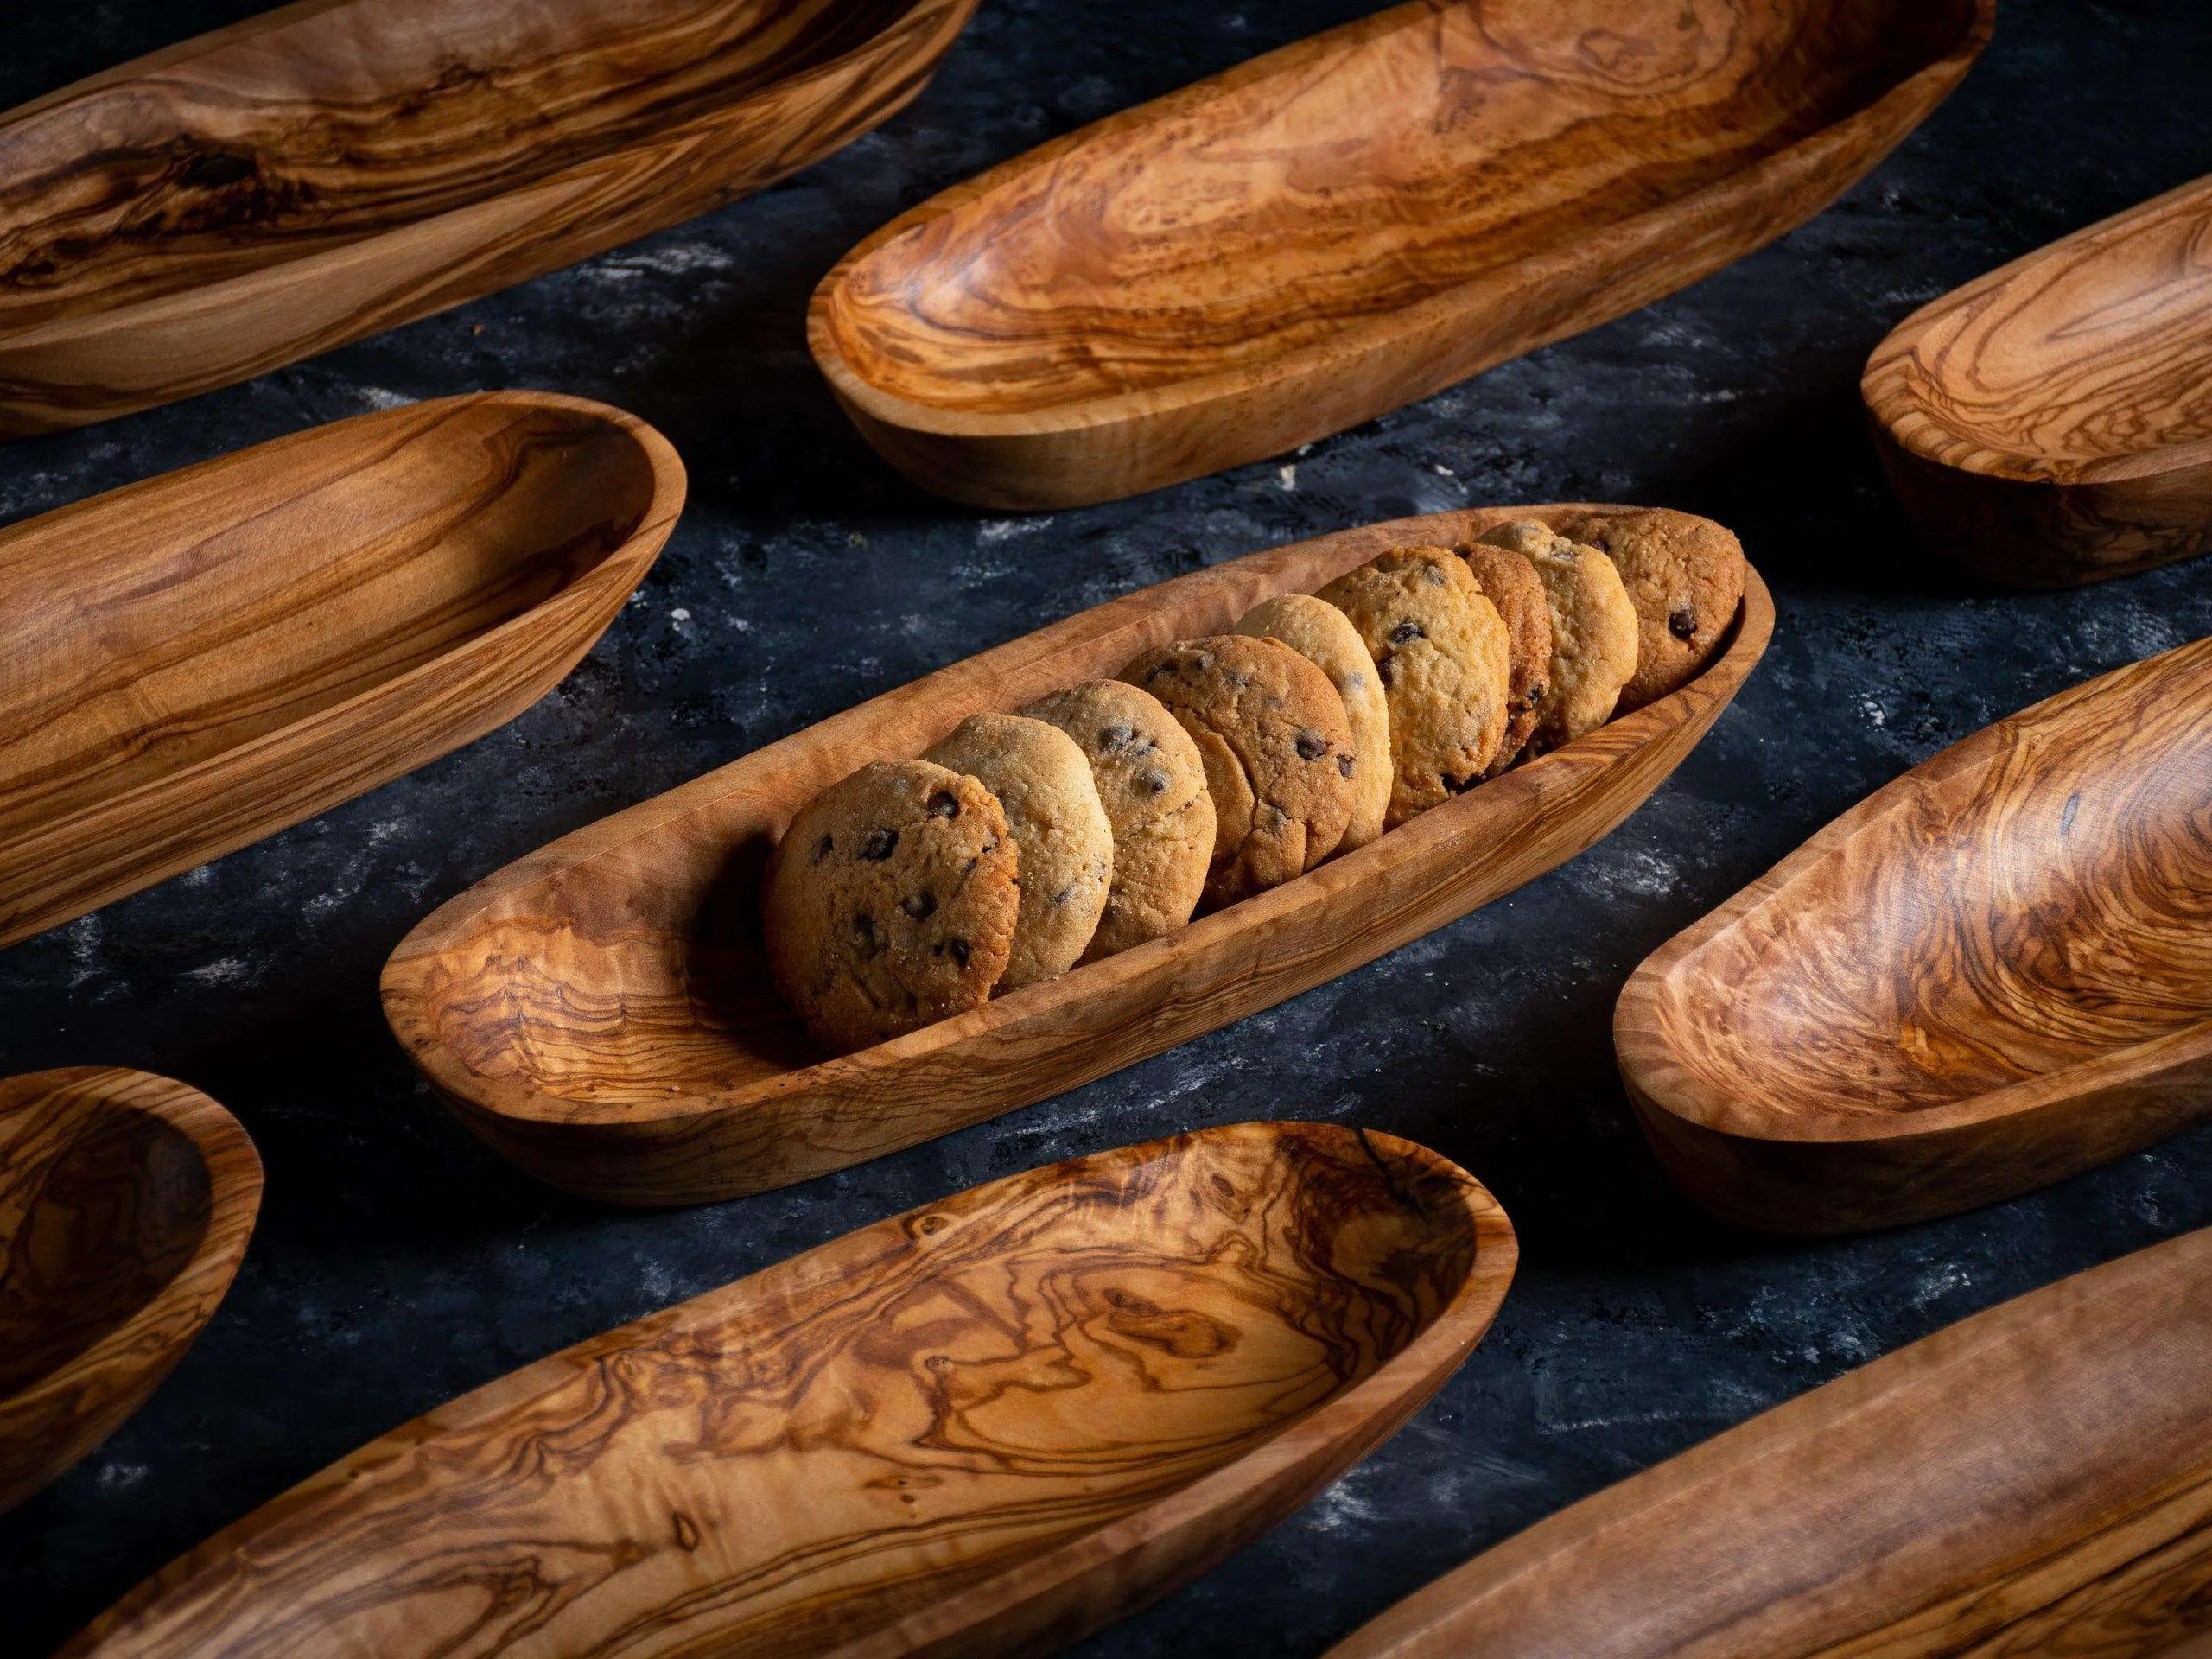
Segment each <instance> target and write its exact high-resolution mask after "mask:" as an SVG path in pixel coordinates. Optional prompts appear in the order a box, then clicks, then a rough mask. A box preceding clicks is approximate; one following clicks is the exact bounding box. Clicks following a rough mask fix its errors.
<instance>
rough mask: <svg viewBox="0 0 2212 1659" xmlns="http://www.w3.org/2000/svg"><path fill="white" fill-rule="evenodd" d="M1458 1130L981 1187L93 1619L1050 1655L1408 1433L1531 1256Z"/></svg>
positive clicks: (477, 1426) (491, 1394)
mask: <svg viewBox="0 0 2212 1659" xmlns="http://www.w3.org/2000/svg"><path fill="white" fill-rule="evenodd" d="M1514 1260H1515V1245H1514V1239H1513V1230H1512V1227H1511V1225H1510V1224H1509V1223H1508V1222H1507V1220H1506V1217H1505V1212H1504V1211H1502V1210H1501V1209H1499V1208H1498V1206H1497V1202H1496V1200H1494V1199H1493V1198H1491V1195H1490V1194H1489V1193H1488V1192H1485V1191H1484V1189H1483V1188H1482V1187H1481V1186H1480V1185H1478V1184H1477V1183H1476V1182H1475V1181H1474V1180H1473V1179H1471V1178H1470V1177H1469V1176H1467V1175H1466V1174H1465V1173H1463V1172H1461V1171H1460V1170H1459V1169H1458V1168H1457V1167H1455V1166H1452V1164H1449V1163H1447V1162H1446V1161H1445V1160H1443V1159H1441V1158H1440V1157H1438V1156H1437V1155H1436V1154H1433V1153H1432V1152H1428V1151H1426V1150H1424V1149H1423V1148H1421V1147H1417V1146H1414V1145H1412V1144H1410V1143H1409V1142H1407V1141H1397V1140H1394V1139H1392V1138H1391V1137H1389V1136H1388V1135H1370V1134H1367V1133H1365V1132H1363V1131H1358V1130H1352V1129H1345V1128H1338V1127H1336V1126H1334V1125H1330V1124H1300V1123H1247V1124H1241V1125H1238V1126H1236V1127H1234V1128H1220V1129H1210V1130H1207V1131H1205V1132H1204V1133H1201V1134H1198V1135H1180V1136H1178V1137H1176V1138H1175V1139H1173V1140H1169V1141H1154V1142H1152V1143H1151V1144H1149V1145H1147V1146H1140V1147H1124V1148H1122V1149H1120V1150H1118V1151H1113V1152H1104V1153H1098V1154H1094V1155H1092V1156H1090V1157H1087V1158H1078V1159H1074V1160H1070V1161H1069V1162H1066V1163H1063V1164H1055V1165H1052V1166H1047V1167H1046V1168H1043V1169H1039V1170H1033V1171H1031V1172H1029V1173H1027V1174H1021V1175H1015V1176H1011V1177H1009V1178H1007V1179H1004V1180H1000V1181H994V1182H992V1183H990V1184H989V1185H985V1186H980V1187H976V1188H973V1189H971V1190H970V1191H969V1192H963V1193H961V1194H959V1195H957V1196H956V1197H954V1198H948V1199H946V1200H945V1201H944V1203H942V1204H937V1205H930V1206H928V1207H926V1208H924V1209H920V1210H915V1211H909V1212H908V1213H907V1214H906V1215H903V1216H898V1217H893V1218H892V1219H890V1220H888V1221H882V1222H878V1223H877V1224H875V1225H874V1226H872V1227H867V1228H863V1229H861V1230H860V1231H858V1232H855V1233H850V1234H848V1235H847V1236H844V1237H843V1238H841V1239H838V1240H836V1241H835V1242H834V1243H829V1244H824V1245H823V1246H821V1247H820V1248H818V1249H812V1250H809V1251H808V1252H807V1253H806V1254H804V1255H800V1256H797V1257H795V1258H793V1259H792V1260H791V1261H788V1262H783V1263H782V1264H780V1265H779V1266H777V1267H773V1268H769V1269H767V1271H766V1272H764V1273H759V1274H754V1275H753V1276H752V1277H751V1278H749V1279H743V1280H740V1281H738V1282H737V1283H735V1284H734V1285H729V1286H727V1287H724V1288H722V1289H721V1290H717V1291H713V1292H710V1293H709V1294H707V1295H704V1296H701V1297H698V1298H696V1300H691V1301H689V1302H685V1303H683V1305H681V1306H677V1307H672V1308H670V1309H668V1310H667V1311H666V1312H664V1313H658V1314H655V1315H653V1316H652V1318H650V1319H641V1320H639V1322H638V1323H636V1324H635V1325H626V1326H625V1327H623V1328H622V1329H621V1330H619V1331H615V1332H610V1333H609V1334H607V1335H606V1336H603V1337H600V1338H596V1339H594V1340H593V1341H590V1342H587V1343H584V1344H581V1345H580V1346H577V1347H575V1348H571V1349H569V1351H566V1352H565V1353H560V1354H556V1355H554V1356H553V1357H550V1358H549V1359H543V1360H540V1361H539V1362H538V1363H537V1364H535V1365H531V1366H529V1367H527V1368H526V1369H524V1370H520V1371H518V1372H516V1373H514V1375H512V1376H508V1377H506V1378H505V1379H503V1380H501V1381H499V1382H497V1383H492V1384H491V1385H490V1386H489V1387H486V1388H483V1389H478V1390H477V1391H476V1392H475V1393H474V1394H471V1395H467V1396H465V1397H464V1398H462V1399H460V1400H457V1401H454V1402H453V1403H452V1404H450V1405H448V1406H444V1407H441V1408H439V1409H438V1410H436V1411H434V1412H432V1413H431V1414H429V1415H428V1416H427V1417H423V1418H422V1419H420V1420H418V1421H415V1422H413V1423H410V1424H409V1425H407V1426H406V1427H404V1428H401V1429H398V1430H396V1431H395V1432H393V1433H390V1434H387V1435H385V1437H384V1438H383V1439H382V1440H377V1441H374V1442H372V1444H370V1445H368V1446H364V1447H363V1448H362V1449H361V1450H359V1452H355V1453H353V1456H351V1457H349V1458H346V1459H344V1460H343V1461H341V1462H340V1463H337V1464H334V1465H332V1466H331V1467H330V1468H329V1469H327V1470H325V1471H323V1472H322V1473H321V1474H320V1475H317V1476H315V1477H314V1478H312V1479H309V1480H308V1481H307V1482H305V1483H304V1484H302V1485H300V1486H298V1487H296V1488H295V1489H294V1490H293V1491H290V1492H289V1493H287V1494H286V1495H285V1496H283V1497H280V1498H278V1499H277V1500H276V1501H275V1502H274V1503H270V1504H269V1505H268V1506H267V1507H265V1508H264V1509H262V1510H259V1511H257V1513H255V1514H253V1515H251V1516H247V1517H246V1518H245V1520H244V1521H241V1522H238V1524H237V1525H236V1526H233V1527H232V1528H231V1529H228V1530H227V1531H226V1532H223V1533H221V1534H219V1535H217V1536H216V1537H214V1538H213V1539H212V1540H210V1541H208V1542H207V1543H206V1544H203V1545H202V1546H200V1548H198V1549H196V1550H194V1551H193V1552H192V1553H191V1554H188V1555H187V1556H185V1557H184V1558H183V1559H182V1560H179V1561H177V1562H176V1563H175V1564H174V1565H173V1566H171V1567H168V1568H167V1569H166V1570H164V1571H163V1572H162V1573H160V1574H158V1575H157V1576H156V1577H155V1578H153V1579H151V1580H148V1581H147V1583H145V1584H144V1585H143V1586H140V1588H139V1589H138V1590H137V1592H134V1593H133V1594H132V1595H130V1597H128V1598H126V1599H124V1602H123V1603H122V1604H121V1605H118V1607H117V1608H116V1609H114V1610H113V1611H111V1612H110V1613H108V1614H107V1615H106V1616H105V1617H104V1618H101V1619H99V1621H98V1622H97V1623H96V1624H93V1625H92V1628H91V1629H90V1630H87V1631H86V1633H85V1634H84V1635H82V1636H80V1637H79V1638H78V1639H77V1640H76V1641H75V1642H74V1643H71V1644H70V1645H69V1646H68V1647H67V1649H64V1652H65V1654H67V1655H68V1656H72V1659H91V1656H99V1659H125V1656H131V1655H145V1656H153V1655H173V1654H185V1653H191V1654H203V1655H210V1656H213V1655H218V1654H219V1655H223V1656H226V1659H260V1656H267V1659H277V1656H284V1659H290V1656H293V1655H297V1654H308V1653H318V1654H319V1653H340V1652H343V1653H359V1654H375V1655H377V1656H378V1659H416V1656H420V1659H431V1656H448V1655H453V1654H457V1653H464V1652H465V1653H467V1654H471V1655H474V1656H480V1659H487V1656H492V1655H504V1654H514V1655H518V1656H519V1655H523V1654H532V1655H566V1654H587V1653H590V1654H612V1653H618V1652H619V1653H631V1652H635V1653H648V1652H650V1653H656V1654H677V1653H683V1654H709V1653H711V1654H714V1655H715V1656H718V1659H743V1656H753V1655H759V1656H767V1655H785V1654H829V1653H835V1654H836V1655H839V1656H842V1659H861V1656H868V1659H890V1656H893V1655H905V1654H923V1653H931V1654H943V1653H953V1652H958V1653H963V1654H974V1655H983V1654H1007V1653H1035V1652H1044V1651H1048V1650H1049V1649H1051V1648H1052V1647H1053V1646H1056V1645H1058V1644H1059V1643H1065V1642H1068V1641H1072V1640H1073V1639H1075V1638H1076V1637H1078V1636H1080V1635H1082V1634H1083V1633H1084V1631H1086V1630H1090V1629H1092V1628H1095V1627H1096V1626H1097V1625H1099V1624H1104V1623H1105V1622H1107V1621H1108V1620H1109V1619H1112V1618H1118V1617H1120V1616H1121V1615H1122V1614H1123V1613H1126V1612H1128V1611H1132V1610H1133V1609H1135V1608H1136V1607H1138V1606H1141V1605H1143V1604H1144V1603H1146V1602H1147V1601H1149V1600H1151V1599H1153V1598H1154V1597H1156V1596H1158V1595H1160V1594H1161V1593H1163V1592H1166V1590H1168V1589H1170V1588H1172V1587H1173V1586H1175V1585H1177V1584H1179V1583H1181V1582H1183V1581H1184V1580H1187V1579H1189V1578H1192V1577H1194V1576H1195V1575H1197V1574H1198V1573H1200V1572H1203V1571H1204V1570H1205V1568H1207V1567H1210V1566H1211V1565H1212V1564H1213V1563H1214V1562H1216V1561H1217V1560H1220V1559H1221V1558H1222V1557H1223V1556H1224V1555H1226V1554H1229V1553H1230V1551H1231V1550H1233V1549H1236V1548H1238V1547H1240V1546H1241V1545H1243V1543H1245V1542H1247V1541H1249V1540H1251V1539H1252V1538H1254V1537H1255V1536H1257V1535H1259V1534H1260V1533H1261V1532H1262V1531H1264V1530H1265V1529H1267V1528H1268V1527H1269V1526H1272V1525H1273V1524H1274V1522H1278V1521H1280V1520H1281V1519H1282V1518H1283V1516H1286V1515H1287V1514H1289V1513H1290V1512H1291V1511H1292V1510H1294V1509H1295V1508H1296V1507H1297V1506H1298V1505H1299V1504H1300V1503H1303V1502H1305V1501H1306V1498H1308V1497H1311V1496H1312V1495H1313V1493H1314V1492H1315V1491H1319V1489H1320V1487H1321V1486H1323V1485H1324V1484H1326V1483H1327V1482H1328V1481H1330V1480H1332V1479H1333V1478H1335V1477H1336V1476H1337V1475H1338V1473H1340V1472H1341V1471H1343V1470H1344V1469H1345V1468H1346V1467H1348V1466H1349V1465H1351V1464H1352V1463H1353V1462H1355V1461H1356V1460H1357V1459H1359V1458H1362V1457H1363V1456H1365V1455H1366V1454H1367V1452H1369V1451H1370V1450H1371V1449H1373V1447H1374V1446H1376V1445H1377V1444H1379V1443H1380V1442H1381V1441H1383V1440H1385V1439H1387V1438H1388V1437H1389V1435H1390V1434H1391V1433H1394V1432H1395V1430H1396V1429H1397V1427H1398V1426H1399V1425H1400V1424H1402V1422H1403V1421H1405V1420H1406V1418H1407V1417H1408V1416H1409V1415H1410V1414H1412V1413H1413V1411H1414V1408H1416V1407H1418V1406H1419V1405H1420V1404H1421V1402H1423V1401H1425V1400H1426V1399H1427V1398H1428V1396H1429V1395H1431V1394H1433V1392H1434V1391H1435V1390H1436V1389H1437V1387H1438V1386H1439V1385H1440V1383H1443V1381H1444V1380H1445V1378H1446V1377H1447V1376H1450V1375H1451V1374H1452V1372H1453V1371H1454V1370H1457V1369H1458V1368H1459V1364H1460V1363H1461V1362H1462V1361H1463V1360H1465V1358H1466V1357H1467V1355H1468V1353H1469V1352H1470V1351H1472V1349H1473V1348H1474V1346H1475V1344H1476V1343H1477V1342H1478V1341H1479V1340H1480V1339H1481V1338H1482V1335H1483V1332H1484V1331H1485V1330H1486V1329H1488V1327H1489V1325H1490V1322H1491V1318H1492V1316H1493V1315H1494V1314H1495V1313H1497V1306H1498V1304H1499V1302H1500V1301H1501V1300H1503V1297H1504V1295H1505V1289H1506V1286H1507V1284H1508V1283H1509V1282H1510V1280H1511V1279H1512V1276H1513V1267H1514Z"/></svg>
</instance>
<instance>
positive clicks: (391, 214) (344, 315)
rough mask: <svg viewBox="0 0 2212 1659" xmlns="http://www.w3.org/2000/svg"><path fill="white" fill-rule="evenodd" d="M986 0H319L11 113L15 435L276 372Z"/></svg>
mask: <svg viewBox="0 0 2212 1659" xmlns="http://www.w3.org/2000/svg"><path fill="white" fill-rule="evenodd" d="M974 5H975V0H461V3H451V0H306V3H302V4H296V5H292V6H287V7H284V8H282V9H280V10H277V11H273V12H270V13H269V14H268V15H266V16H261V17H257V18H253V19H251V20H249V21H248V22H243V23H240V24H238V25H236V26H235V27H233V28H231V29H222V30H219V31H217V32H216V33H214V34H212V35H201V36H200V37H199V38H198V39H196V40H192V41H186V42H184V43H183V44H182V45H180V46H175V47H172V48H168V50H166V51H163V52H159V53H156V54H153V55H152V56H150V57H146V58H141V59H139V60H136V61H135V62H132V63H128V64H125V65H124V66H123V67H120V68H118V69H114V70H111V71H109V72H107V73H105V74H102V75H98V76H95V77H93V78H92V79H89V80H86V81H81V82H79V83H78V84H77V85H75V86H69V87H65V88H63V89H62V90H61V91H60V92H54V93H53V94H51V95H50V96H48V97H46V98H43V99H39V100H38V101H37V102H35V103H33V104H29V105H24V106H23V107H22V108H21V109H18V110H16V111H13V112H12V113H10V114H9V115H7V116H5V117H0V436H15V435H22V434H24V433H29V432H41V431H48V430H52V429H55V428H57V427H67V426H77V425H82V424H83V423H86V422H88V421H95V420H101V419H105V418H106V417H108V416H113V415H118V414H122V413H124V412H126V411H128V410H134V409H143V408H144V407H146V406H147V405H149V404H156V403H163V402H167V401H168V400H170V399H172V398H176V397H187V396H189V395H190V394H192V393H194V392H198V391H207V390H208V389H210V388H211V387H214V386H219V385H228V384H229V383H231V382H232V381H235V380H241V379H244V378H247V377H249V376H251V375H255V374H258V373H261V372H264V370H267V369H271V368H274V367H276V366H277V365H280V364H283V363H288V362H290V361H292V360H294V359H297V358H301V357H305V356H308V355H310V354H311V353H315V352H320V351H323V350H327V348H329V347H331V346H337V345H340V344H342V343H344V342H345V341H346V340H356V339H359V337H360V336H361V335H363V334H372V333H374V332H376V331H377V330H378V329H382V328H388V327H394V326H395V325H397V324H398V323H401V322H405V321H410V320H411V319H413V318H416V317H420V316H423V315H427V314H429V313H430V312H432V311H435V310H439V309H442V308H444V307H447V306H449V305H454V304H458V303H459V302H461V301H463V300H467V299H472V298H474V297H475V296H478V295H480V294H486V293H489V292H491V291H492V290H493V289H498V288H504V287H505V286H507V285H508V284H509V283H518V282H521V281H523V280H524V279H525V278H528V277H535V276H537V275H540V274H541V273H543V272H545V271H548V270H554V269H556V268H557V267H559V266H562V265H565V264H571V263H572V262H574V261H575V260H578V259H581V258H583V257H586V256H588V255H590V254H594V253H597V252H600V251H602V250H604V249H607V248H610V247H613V246H614V245H616V244H618V243H621V242H626V241H628V240H630V239H631V238H634V237H638V236H641V235H643V234H645V232H648V231H652V230H658V229H659V228H660V227H661V226H666V225H671V224H674V223H675V222H676V221H677V220H678V219H687V218H690V216H691V215H692V214H694V213H702V212H704V211H706V210H707V209H708V208H709V207H719V206H721V204H722V203H724V202H727V201H731V200H735V199H736V198H738V197H740V196H743V195H747V194H750V193H752V192H753V191H755V190H758V189H760V188H763V187H764V186H766V185H768V184H770V183H772V182H773V181H776V180H778V179H779V178H782V177H784V176H785V175H788V174H791V173H793V172H796V171H797V170H798V169H799V168H803V167H806V166H809V165H810V164H811V163H812V162H817V161H819V160H820V159H821V158H822V157H823V156H827V155H829V153H830V152H831V151H833V150H835V149H838V148H840V147H842V145H844V144H846V143H850V142H851V141H852V140H853V139H855V138H856V137H859V136H860V135H861V134H862V133H864V132H867V131H868V130H870V129H872V128H873V127H874V126H876V125H877V124H879V123H880V122H882V121H883V120H885V119H886V118H888V117H889V116H890V115H892V114H893V112H895V111H897V110H899V108H901V107H902V106H903V105H906V102H907V101H908V100H910V99H912V98H913V97H914V95H915V94H916V93H917V92H919V91H920V90H921V89H922V87H923V86H925V85H926V84H927V82H928V80H929V78H930V76H931V73H933V72H934V71H935V69H936V67H937V63H938V59H939V58H940V57H941V56H942V55H943V54H944V50H945V48H947V47H949V46H950V44H951V42H952V40H953V38H954V37H955V36H956V35H957V34H958V33H959V30H960V28H961V26H962V25H963V23H964V22H966V21H967V18H968V15H969V12H970V11H971V10H973V9H974Z"/></svg>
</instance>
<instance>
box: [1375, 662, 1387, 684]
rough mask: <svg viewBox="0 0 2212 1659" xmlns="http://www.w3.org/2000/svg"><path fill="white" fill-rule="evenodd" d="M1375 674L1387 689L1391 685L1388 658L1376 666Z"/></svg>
mask: <svg viewBox="0 0 2212 1659" xmlns="http://www.w3.org/2000/svg"><path fill="white" fill-rule="evenodd" d="M1375 674H1376V678H1377V679H1379V680H1381V681H1382V682H1383V684H1384V686H1386V687H1387V686H1388V685H1389V683H1390V659H1389V658H1388V657H1385V658H1383V660H1382V661H1380V662H1378V663H1377V664H1375Z"/></svg>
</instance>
